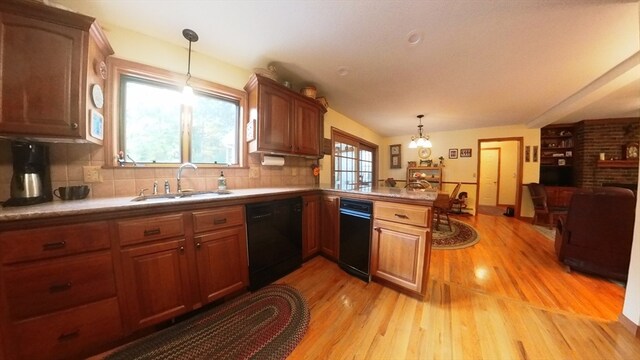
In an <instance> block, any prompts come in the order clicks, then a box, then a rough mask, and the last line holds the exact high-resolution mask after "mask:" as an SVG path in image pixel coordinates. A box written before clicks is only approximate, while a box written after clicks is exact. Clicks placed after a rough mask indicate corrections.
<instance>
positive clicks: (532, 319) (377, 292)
mask: <svg viewBox="0 0 640 360" xmlns="http://www.w3.org/2000/svg"><path fill="white" fill-rule="evenodd" d="M458 219H459V220H462V221H466V222H468V223H471V224H472V225H473V226H474V227H475V228H476V229H477V230H478V232H479V233H480V237H481V239H480V242H479V243H478V244H476V245H475V246H473V247H472V248H467V249H462V250H434V251H433V252H432V257H431V270H430V274H429V277H430V283H429V288H428V299H426V300H425V301H424V302H422V301H419V300H416V299H413V298H411V297H407V296H405V295H403V294H400V293H398V292H396V291H394V290H391V289H389V288H385V287H383V286H381V285H380V284H377V283H369V284H367V283H365V282H363V281H361V280H358V279H356V278H354V277H351V276H349V275H347V274H346V273H344V272H343V271H342V270H340V269H339V268H338V266H337V265H336V264H334V263H332V262H331V261H328V260H326V259H324V258H322V257H316V258H314V259H312V260H310V261H308V262H306V263H305V264H304V265H303V266H302V268H301V269H299V270H297V271H296V272H294V273H292V274H290V275H288V276H286V277H285V278H283V279H281V280H280V281H279V282H281V283H287V284H290V285H292V286H294V287H296V288H297V289H299V290H300V291H301V292H302V293H303V294H304V296H305V297H306V299H307V301H308V303H309V306H310V309H311V322H310V325H309V330H308V332H307V334H306V335H305V337H304V339H303V340H302V342H301V343H300V345H299V346H298V347H297V348H296V349H295V350H294V352H293V353H292V354H291V356H290V358H291V359H638V358H640V340H638V339H636V338H635V337H633V336H632V335H631V334H630V333H629V332H628V331H626V330H625V329H624V328H623V327H622V325H620V324H619V323H618V322H617V318H618V315H619V314H620V312H621V308H622V302H623V296H624V288H623V287H622V286H619V285H616V284H614V283H611V282H608V281H606V280H603V279H600V278H596V277H590V276H586V275H583V274H580V273H576V272H573V273H567V272H565V271H564V268H563V267H562V266H561V265H560V264H558V263H557V261H556V260H555V256H554V253H553V243H552V242H551V241H550V240H549V239H547V238H546V237H544V236H543V235H541V234H540V233H538V232H537V231H535V230H534V229H533V227H532V226H531V225H529V224H528V223H525V222H522V221H520V220H517V219H513V218H507V217H504V216H502V217H494V216H487V215H478V216H476V217H459V218H458Z"/></svg>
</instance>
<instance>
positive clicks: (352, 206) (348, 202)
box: [338, 198, 373, 282]
mask: <svg viewBox="0 0 640 360" xmlns="http://www.w3.org/2000/svg"><path fill="white" fill-rule="evenodd" d="M372 214H373V203H372V202H371V201H366V200H354V199H344V198H343V199H340V255H339V258H338V265H339V266H340V267H341V268H342V269H344V270H345V271H346V272H348V273H350V274H352V275H354V276H356V277H358V278H360V279H362V280H364V281H367V282H369V281H371V274H370V272H369V258H370V256H371V218H372Z"/></svg>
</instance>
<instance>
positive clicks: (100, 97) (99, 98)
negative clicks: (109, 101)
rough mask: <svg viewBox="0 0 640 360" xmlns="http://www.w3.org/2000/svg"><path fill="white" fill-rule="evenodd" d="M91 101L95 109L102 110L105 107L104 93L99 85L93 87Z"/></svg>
mask: <svg viewBox="0 0 640 360" xmlns="http://www.w3.org/2000/svg"><path fill="white" fill-rule="evenodd" d="M91 101H92V102H93V105H94V106H95V107H97V108H98V109H102V106H103V105H104V93H103V92H102V88H101V87H100V85H99V84H93V85H91Z"/></svg>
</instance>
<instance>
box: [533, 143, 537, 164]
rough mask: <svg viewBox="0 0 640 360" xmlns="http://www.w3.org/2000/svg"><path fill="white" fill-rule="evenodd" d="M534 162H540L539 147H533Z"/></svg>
mask: <svg viewBox="0 0 640 360" xmlns="http://www.w3.org/2000/svg"><path fill="white" fill-rule="evenodd" d="M533 162H538V145H534V146H533Z"/></svg>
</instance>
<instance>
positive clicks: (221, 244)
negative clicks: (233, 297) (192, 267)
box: [195, 226, 249, 303]
mask: <svg viewBox="0 0 640 360" xmlns="http://www.w3.org/2000/svg"><path fill="white" fill-rule="evenodd" d="M195 242H196V260H197V264H198V281H199V286H200V296H201V298H202V301H204V302H205V303H208V302H211V301H214V300H217V299H219V298H221V297H223V296H226V295H229V294H232V293H234V292H237V291H240V290H242V289H244V288H246V287H247V286H248V285H249V280H248V278H249V270H248V264H247V255H246V254H247V245H246V244H247V241H246V231H245V229H244V226H236V227H233V228H230V229H226V230H220V231H217V232H212V233H208V234H205V235H199V236H196V237H195Z"/></svg>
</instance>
